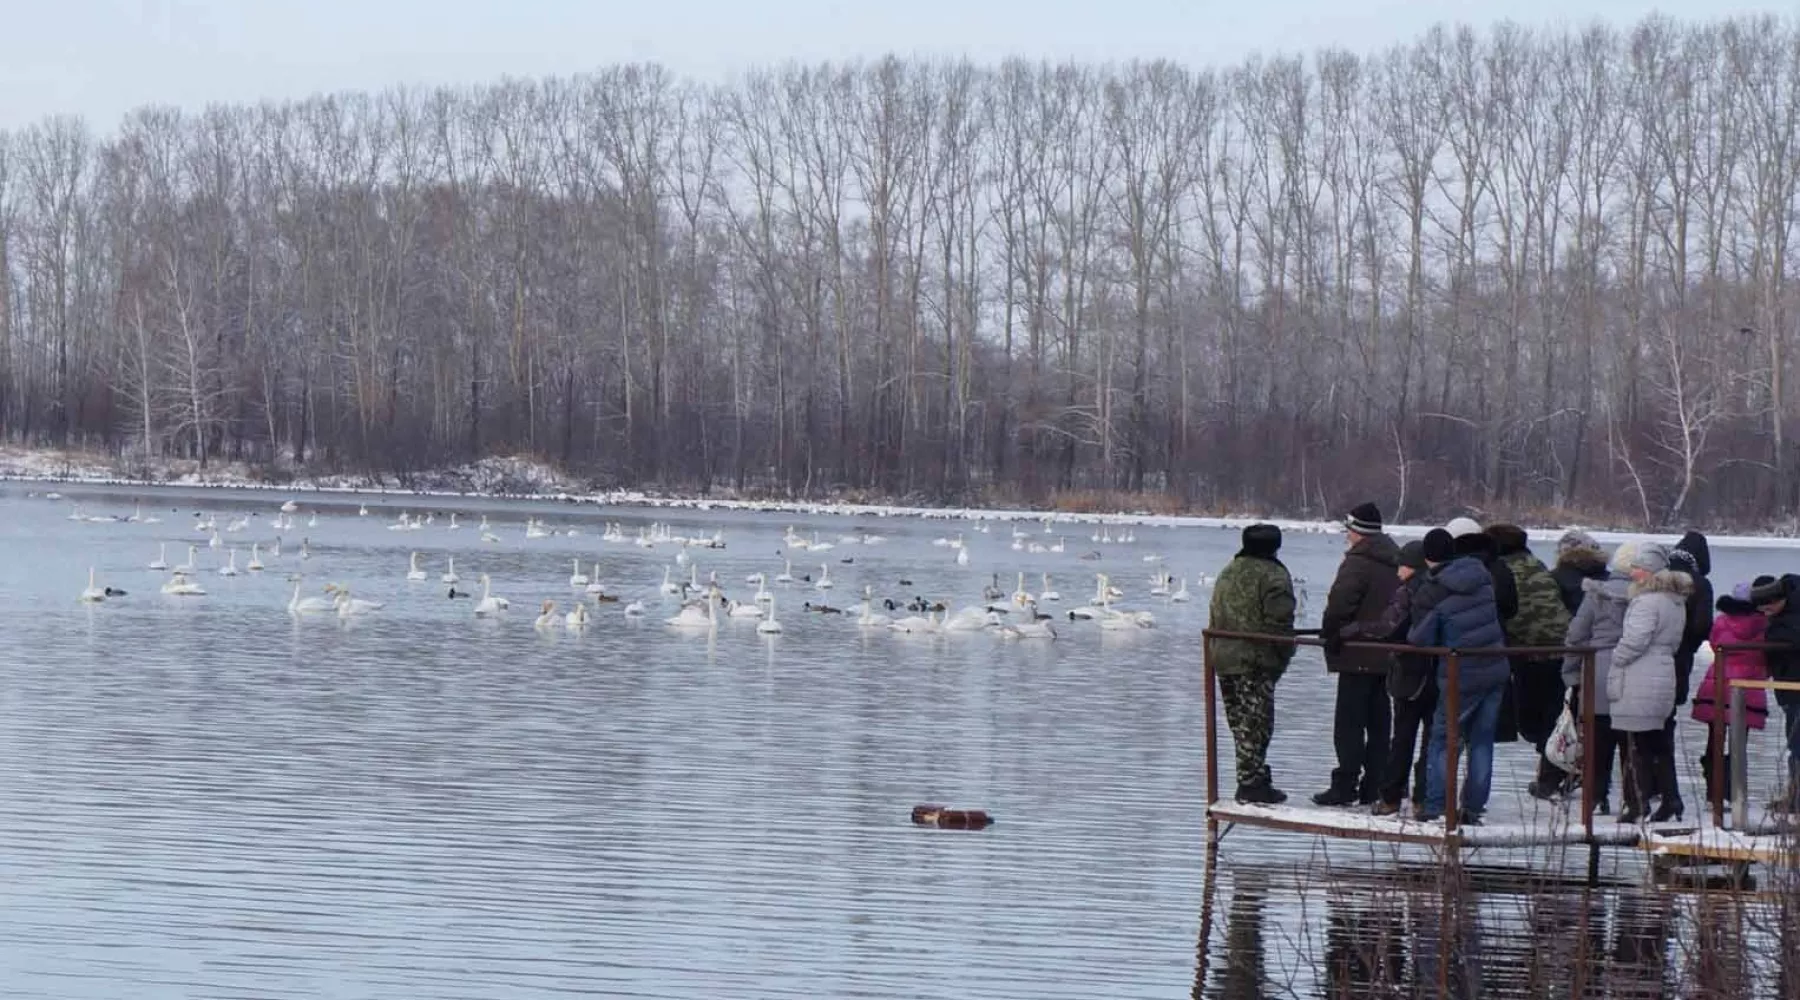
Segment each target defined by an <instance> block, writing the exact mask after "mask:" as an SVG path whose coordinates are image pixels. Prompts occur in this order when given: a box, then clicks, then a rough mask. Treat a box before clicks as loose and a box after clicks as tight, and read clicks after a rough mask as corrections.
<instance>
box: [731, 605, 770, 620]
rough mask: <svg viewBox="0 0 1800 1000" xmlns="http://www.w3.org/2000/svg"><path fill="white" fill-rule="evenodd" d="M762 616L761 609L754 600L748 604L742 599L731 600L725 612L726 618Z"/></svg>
mask: <svg viewBox="0 0 1800 1000" xmlns="http://www.w3.org/2000/svg"><path fill="white" fill-rule="evenodd" d="M762 616H763V609H762V608H761V607H760V606H758V605H757V604H756V603H755V602H754V601H752V602H751V603H749V604H745V603H743V602H742V601H732V602H731V607H730V609H729V610H728V611H726V612H725V617H727V618H761V617H762Z"/></svg>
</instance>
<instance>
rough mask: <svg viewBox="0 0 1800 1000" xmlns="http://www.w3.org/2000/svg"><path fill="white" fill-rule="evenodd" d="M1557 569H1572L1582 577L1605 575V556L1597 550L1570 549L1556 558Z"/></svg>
mask: <svg viewBox="0 0 1800 1000" xmlns="http://www.w3.org/2000/svg"><path fill="white" fill-rule="evenodd" d="M1556 568H1557V569H1572V570H1574V571H1575V572H1577V573H1580V574H1581V575H1582V576H1590V577H1591V576H1601V575H1604V574H1605V573H1606V554H1605V553H1603V552H1601V551H1599V550H1598V549H1570V550H1569V551H1567V552H1564V553H1563V554H1562V555H1560V556H1557V557H1556Z"/></svg>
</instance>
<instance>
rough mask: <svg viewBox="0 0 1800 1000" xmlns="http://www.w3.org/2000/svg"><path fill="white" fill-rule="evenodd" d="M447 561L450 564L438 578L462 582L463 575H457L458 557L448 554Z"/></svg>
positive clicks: (448, 581) (449, 581)
mask: <svg viewBox="0 0 1800 1000" xmlns="http://www.w3.org/2000/svg"><path fill="white" fill-rule="evenodd" d="M445 561H446V562H447V564H448V565H447V566H446V567H445V569H444V575H443V576H440V577H438V579H440V580H442V581H444V582H445V583H461V582H462V577H460V576H457V575H456V557H455V556H446V557H445Z"/></svg>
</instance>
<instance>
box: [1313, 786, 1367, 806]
mask: <svg viewBox="0 0 1800 1000" xmlns="http://www.w3.org/2000/svg"><path fill="white" fill-rule="evenodd" d="M1357 799H1358V795H1357V793H1356V789H1354V788H1339V787H1338V786H1336V785H1333V786H1331V787H1330V788H1327V789H1325V790H1324V791H1322V792H1320V793H1319V794H1317V795H1315V796H1313V805H1315V806H1332V807H1335V806H1353V805H1356V803H1357Z"/></svg>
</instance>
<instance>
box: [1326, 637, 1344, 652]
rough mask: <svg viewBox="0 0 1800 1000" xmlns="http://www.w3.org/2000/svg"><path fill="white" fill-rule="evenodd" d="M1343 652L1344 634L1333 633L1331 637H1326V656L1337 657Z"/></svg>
mask: <svg viewBox="0 0 1800 1000" xmlns="http://www.w3.org/2000/svg"><path fill="white" fill-rule="evenodd" d="M1343 651H1344V635H1343V633H1341V632H1333V633H1331V634H1330V635H1328V636H1325V655H1326V656H1336V655H1338V654H1339V653H1341V652H1343Z"/></svg>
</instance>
